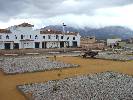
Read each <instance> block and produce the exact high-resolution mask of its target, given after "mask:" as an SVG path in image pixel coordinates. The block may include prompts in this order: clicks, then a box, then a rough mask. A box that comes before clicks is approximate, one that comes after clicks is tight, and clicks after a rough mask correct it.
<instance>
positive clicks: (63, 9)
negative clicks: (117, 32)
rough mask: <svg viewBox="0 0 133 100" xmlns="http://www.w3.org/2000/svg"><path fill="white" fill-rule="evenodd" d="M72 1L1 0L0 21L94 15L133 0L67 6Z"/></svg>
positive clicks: (91, 1) (88, 1)
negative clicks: (94, 12) (95, 11)
mask: <svg viewBox="0 0 133 100" xmlns="http://www.w3.org/2000/svg"><path fill="white" fill-rule="evenodd" d="M67 1H70V0H0V20H1V21H3V20H4V21H5V20H9V19H10V18H12V17H21V15H24V16H22V17H24V18H25V17H37V18H47V17H53V16H59V15H64V14H89V15H90V14H93V11H94V10H95V9H99V8H106V7H113V6H124V5H128V4H131V3H133V0H72V1H75V2H76V4H75V5H72V4H70V5H69V4H65V2H67Z"/></svg>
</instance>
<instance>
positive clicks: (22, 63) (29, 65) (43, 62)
mask: <svg viewBox="0 0 133 100" xmlns="http://www.w3.org/2000/svg"><path fill="white" fill-rule="evenodd" d="M0 66H1V67H0V68H1V69H2V71H3V72H4V73H6V74H17V73H25V72H36V71H45V70H52V69H60V68H70V67H78V66H79V65H76V64H66V63H64V62H60V61H50V60H48V59H47V58H46V57H32V56H31V57H16V58H14V57H9V58H8V57H7V58H3V59H1V60H0Z"/></svg>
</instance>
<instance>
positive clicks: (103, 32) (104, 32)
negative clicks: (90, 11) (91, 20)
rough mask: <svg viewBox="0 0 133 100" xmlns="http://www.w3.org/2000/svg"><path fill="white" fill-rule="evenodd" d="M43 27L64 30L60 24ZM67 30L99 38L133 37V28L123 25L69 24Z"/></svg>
mask: <svg viewBox="0 0 133 100" xmlns="http://www.w3.org/2000/svg"><path fill="white" fill-rule="evenodd" d="M43 29H54V30H60V31H62V30H63V29H62V26H59V25H50V26H46V27H44V28H43ZM65 30H66V31H70V32H79V33H80V35H81V36H96V38H97V39H107V38H115V37H118V38H122V39H127V38H131V37H133V30H131V29H129V28H126V27H122V26H108V27H103V28H90V27H85V28H74V27H70V26H67V27H65Z"/></svg>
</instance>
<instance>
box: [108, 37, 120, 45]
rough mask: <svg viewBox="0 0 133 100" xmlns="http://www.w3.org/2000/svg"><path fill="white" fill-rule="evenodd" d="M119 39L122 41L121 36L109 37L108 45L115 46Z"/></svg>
mask: <svg viewBox="0 0 133 100" xmlns="http://www.w3.org/2000/svg"><path fill="white" fill-rule="evenodd" d="M119 41H121V38H116V39H107V46H114V45H116V43H117V42H119Z"/></svg>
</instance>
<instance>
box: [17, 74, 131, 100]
mask: <svg viewBox="0 0 133 100" xmlns="http://www.w3.org/2000/svg"><path fill="white" fill-rule="evenodd" d="M17 87H18V89H19V90H21V91H22V92H23V93H24V94H28V93H30V94H32V99H33V100H133V77H132V76H128V75H125V74H120V73H116V72H103V73H97V74H90V75H84V76H77V77H73V78H68V79H64V80H55V81H48V82H46V83H31V84H25V85H19V86H17Z"/></svg>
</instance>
